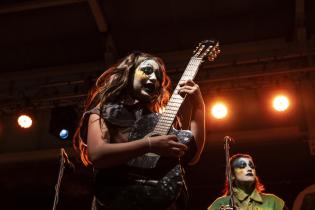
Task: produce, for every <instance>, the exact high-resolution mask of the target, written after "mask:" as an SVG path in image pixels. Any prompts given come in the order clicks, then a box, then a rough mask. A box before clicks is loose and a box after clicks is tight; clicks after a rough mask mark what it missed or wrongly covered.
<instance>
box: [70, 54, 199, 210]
mask: <svg viewBox="0 0 315 210" xmlns="http://www.w3.org/2000/svg"><path fill="white" fill-rule="evenodd" d="M170 85H171V84H170V79H169V77H168V76H167V74H166V70H165V65H164V63H163V61H162V60H161V59H160V58H158V57H155V56H153V55H150V54H147V53H142V52H135V53H131V54H130V55H128V56H126V57H125V58H123V59H122V60H121V61H120V62H118V63H117V64H115V65H113V66H112V67H110V68H109V69H107V70H106V71H105V72H104V73H103V74H102V75H101V76H100V77H99V78H98V79H97V80H96V84H95V88H94V89H93V90H92V91H91V92H90V94H89V96H88V98H87V101H86V104H85V108H84V113H83V115H82V117H81V120H80V123H79V126H78V128H77V130H76V133H75V135H74V138H73V145H74V148H75V149H76V150H77V151H79V154H80V157H81V160H82V162H83V163H84V165H86V166H88V165H92V166H93V173H94V198H93V202H92V209H93V210H109V209H116V210H117V209H129V210H133V209H135V210H136V209H137V210H142V209H143V210H144V209H153V210H154V209H156V210H162V209H163V210H164V209H184V208H185V207H184V204H185V202H186V201H185V200H186V199H185V195H186V193H187V188H186V184H185V180H184V173H183V170H182V169H183V168H182V166H186V165H188V164H190V165H192V164H195V163H197V162H198V160H199V158H200V155H201V152H202V150H203V147H204V141H205V114H204V110H205V105H204V101H203V98H202V95H201V91H200V89H199V86H198V85H197V84H196V83H195V82H193V81H192V80H188V81H184V82H181V83H180V88H179V90H178V93H179V94H180V95H181V96H185V100H184V103H183V104H182V106H181V108H180V110H179V112H178V120H175V124H174V126H175V127H177V128H180V129H189V130H190V131H191V132H192V134H193V136H194V141H193V145H194V147H193V148H194V149H190V147H189V146H188V145H185V144H183V143H181V142H179V140H178V138H177V136H176V135H174V134H168V135H156V136H150V137H147V136H145V137H142V138H137V139H133V140H130V134H131V133H132V131H133V129H134V128H135V125H136V124H137V122H139V120H141V119H143V118H144V117H146V116H151V115H158V113H160V112H161V111H163V108H164V107H165V106H166V104H167V102H168V100H169V97H170ZM144 124H151V122H150V121H148V122H147V123H144ZM144 124H143V123H142V124H141V123H140V126H143V125H144ZM144 154H157V155H158V156H160V159H163V160H164V159H166V160H167V162H172V161H173V162H176V164H178V165H179V168H176V170H175V172H174V171H173V169H172V170H171V171H170V172H169V174H167V176H166V178H163V180H158V179H155V178H156V177H158V176H159V173H158V172H157V173H156V174H153V176H152V174H150V176H149V175H148V176H147V173H149V170H147V168H144V169H138V168H136V167H133V165H132V166H130V163H131V162H132V161H136V160H137V159H138V158H142V157H143V155H144ZM149 159H150V157H149ZM183 160H184V161H183ZM147 161H149V160H147ZM132 163H133V162H132ZM144 163H146V160H144ZM176 166H177V165H176ZM177 169H178V170H177ZM139 170H141V175H139V174H138V172H139ZM173 176H176V177H180V179H181V180H180V181H179V182H178V181H172V179H173V178H172V177H173ZM148 177H149V178H148ZM175 182H176V183H175ZM165 183H171V185H169V184H168V185H166V184H165ZM163 184H165V186H164V185H163ZM178 186H180V190H179V191H178V192H179V195H178V196H177V195H176V198H175V199H172V200H171V201H170V202H166V204H164V203H163V202H159V201H161V200H163V198H165V200H167V199H169V195H168V193H171V192H173V188H174V187H178ZM165 187H167V191H163V192H162V193H161V192H160V190H161V189H162V190H165ZM165 192H166V193H165ZM179 200H181V202H179Z"/></svg>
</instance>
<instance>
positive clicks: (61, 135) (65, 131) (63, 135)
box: [59, 129, 69, 139]
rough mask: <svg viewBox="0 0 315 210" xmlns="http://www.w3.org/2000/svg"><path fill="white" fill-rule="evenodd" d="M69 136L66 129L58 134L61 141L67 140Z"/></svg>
mask: <svg viewBox="0 0 315 210" xmlns="http://www.w3.org/2000/svg"><path fill="white" fill-rule="evenodd" d="M68 136H69V131H68V130H67V129H61V131H60V132H59V137H60V138H61V139H67V138H68Z"/></svg>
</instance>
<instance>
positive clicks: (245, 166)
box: [232, 157, 256, 182]
mask: <svg viewBox="0 0 315 210" xmlns="http://www.w3.org/2000/svg"><path fill="white" fill-rule="evenodd" d="M232 167H233V168H234V173H235V177H236V179H237V180H238V181H240V182H252V181H255V178H256V170H255V166H254V163H253V160H252V159H250V158H245V157H241V158H238V159H236V160H235V161H234V162H233V164H232Z"/></svg>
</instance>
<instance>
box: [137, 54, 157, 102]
mask: <svg viewBox="0 0 315 210" xmlns="http://www.w3.org/2000/svg"><path fill="white" fill-rule="evenodd" d="M161 75H162V74H161V72H160V66H159V64H158V63H157V62H156V61H155V60H153V59H148V60H144V61H143V62H142V63H140V65H139V66H138V67H137V68H136V70H135V74H134V81H133V90H134V95H135V96H136V98H137V99H139V100H141V101H151V100H152V99H154V98H156V97H157V95H158V94H159V91H158V90H159V88H160V83H161V81H162V76H161Z"/></svg>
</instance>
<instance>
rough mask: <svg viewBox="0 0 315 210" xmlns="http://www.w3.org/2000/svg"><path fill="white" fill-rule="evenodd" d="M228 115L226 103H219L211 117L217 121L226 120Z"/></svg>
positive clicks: (214, 106) (212, 110) (214, 107)
mask: <svg viewBox="0 0 315 210" xmlns="http://www.w3.org/2000/svg"><path fill="white" fill-rule="evenodd" d="M227 114H228V110H227V107H226V105H225V104H224V103H221V102H218V103H216V104H214V105H213V106H212V108H211V115H212V116H213V117H214V118H216V119H222V118H225V117H226V116H227Z"/></svg>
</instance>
